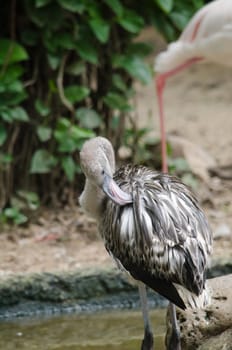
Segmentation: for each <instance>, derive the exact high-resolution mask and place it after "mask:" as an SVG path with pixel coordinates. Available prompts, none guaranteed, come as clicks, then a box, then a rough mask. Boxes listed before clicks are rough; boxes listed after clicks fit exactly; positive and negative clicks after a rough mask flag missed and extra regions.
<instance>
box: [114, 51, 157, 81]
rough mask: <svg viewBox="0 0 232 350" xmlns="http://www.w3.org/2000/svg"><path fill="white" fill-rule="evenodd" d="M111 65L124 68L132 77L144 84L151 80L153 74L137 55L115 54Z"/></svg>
mask: <svg viewBox="0 0 232 350" xmlns="http://www.w3.org/2000/svg"><path fill="white" fill-rule="evenodd" d="M113 65H114V66H115V67H121V68H124V69H125V70H126V71H127V72H128V73H129V74H130V75H131V76H132V77H134V78H136V79H138V80H140V81H141V82H142V83H144V84H149V83H150V82H151V80H152V76H153V74H152V70H151V68H150V67H149V65H148V64H147V63H145V62H144V61H143V60H142V59H141V58H139V57H138V56H134V55H128V56H123V55H119V56H115V57H114V60H113Z"/></svg>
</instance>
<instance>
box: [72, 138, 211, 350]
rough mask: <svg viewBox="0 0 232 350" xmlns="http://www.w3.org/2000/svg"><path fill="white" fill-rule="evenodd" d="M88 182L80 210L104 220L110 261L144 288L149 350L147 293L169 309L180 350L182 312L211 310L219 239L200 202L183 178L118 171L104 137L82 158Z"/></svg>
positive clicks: (148, 348)
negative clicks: (209, 278)
mask: <svg viewBox="0 0 232 350" xmlns="http://www.w3.org/2000/svg"><path fill="white" fill-rule="evenodd" d="M80 164H81V168H82V170H83V172H84V174H85V177H86V181H85V186H84V190H83V192H82V194H81V196H80V198H79V202H80V205H81V206H82V207H83V208H84V209H85V211H87V212H88V213H89V214H90V215H91V216H92V217H94V218H95V219H96V220H97V223H98V228H99V232H100V234H101V236H102V238H103V241H104V244H105V247H106V249H107V251H108V252H109V254H110V255H111V256H112V257H113V258H114V260H115V261H116V262H117V265H118V266H120V267H122V268H123V269H124V270H126V271H127V272H128V273H129V274H130V275H131V276H132V277H133V278H134V279H135V280H137V281H138V284H139V294H140V300H141V306H142V314H143V320H144V339H143V341H142V346H141V349H142V350H152V349H153V333H152V327H151V324H150V320H149V315H148V304H147V296H146V287H145V286H148V287H150V288H152V289H153V290H154V291H156V292H158V293H159V294H161V295H163V296H164V297H166V298H167V299H168V300H169V301H170V302H171V304H170V314H171V317H170V319H171V322H172V336H171V340H170V344H169V347H168V349H170V350H179V349H180V334H179V329H178V324H177V319H176V313H175V307H174V305H176V306H178V307H179V308H181V309H185V308H186V307H187V306H189V305H190V306H191V307H198V306H203V305H204V304H206V303H208V291H207V288H206V283H205V272H206V268H207V264H208V257H209V255H210V252H211V244H212V234H211V231H210V228H209V225H208V222H207V219H206V217H205V215H204V213H203V212H202V210H201V208H200V206H199V204H198V202H197V200H196V199H195V197H194V196H193V194H192V193H191V191H190V190H189V188H188V187H187V186H186V185H184V184H183V183H182V182H181V181H180V180H178V179H177V178H176V177H174V176H171V175H169V174H164V173H157V172H156V171H154V170H152V169H150V168H147V167H144V166H140V165H134V166H133V165H126V166H123V167H121V168H119V169H118V170H116V171H115V154H114V149H113V147H112V144H111V143H110V141H109V140H107V139H106V138H104V137H95V138H93V139H90V140H88V141H86V142H85V143H84V145H83V147H82V150H81V152H80Z"/></svg>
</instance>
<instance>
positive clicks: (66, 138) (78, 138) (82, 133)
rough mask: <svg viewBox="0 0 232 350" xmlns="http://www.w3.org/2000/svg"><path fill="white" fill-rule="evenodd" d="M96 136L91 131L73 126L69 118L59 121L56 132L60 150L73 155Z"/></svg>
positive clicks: (55, 135)
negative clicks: (84, 142) (89, 139)
mask: <svg viewBox="0 0 232 350" xmlns="http://www.w3.org/2000/svg"><path fill="white" fill-rule="evenodd" d="M94 135H95V134H94V133H93V132H92V131H90V130H86V129H82V128H79V127H78V126H76V125H72V124H71V122H70V121H69V120H68V119H67V118H60V119H59V121H58V124H57V127H56V130H55V132H54V137H55V139H56V141H57V143H58V150H59V151H60V152H62V153H66V152H68V153H72V152H74V151H76V150H79V149H80V147H81V146H82V144H83V141H84V140H86V139H88V138H90V137H93V136H94Z"/></svg>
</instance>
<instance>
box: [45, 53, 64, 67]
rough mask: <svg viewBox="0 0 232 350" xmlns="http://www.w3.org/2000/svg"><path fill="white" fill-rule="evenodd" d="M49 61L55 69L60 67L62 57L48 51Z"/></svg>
mask: <svg viewBox="0 0 232 350" xmlns="http://www.w3.org/2000/svg"><path fill="white" fill-rule="evenodd" d="M47 58H48V63H49V66H50V67H51V69H53V70H55V69H57V68H58V67H59V64H60V61H61V60H60V57H59V56H56V55H53V54H51V53H47Z"/></svg>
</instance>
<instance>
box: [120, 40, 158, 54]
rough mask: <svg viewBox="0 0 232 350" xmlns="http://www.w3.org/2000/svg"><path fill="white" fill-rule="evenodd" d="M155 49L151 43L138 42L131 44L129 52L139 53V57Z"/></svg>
mask: <svg viewBox="0 0 232 350" xmlns="http://www.w3.org/2000/svg"><path fill="white" fill-rule="evenodd" d="M153 50H154V48H153V47H152V45H151V44H147V43H140V42H136V43H131V44H130V45H129V47H128V49H127V53H128V54H129V55H138V56H139V57H145V56H147V55H149V54H150V53H151V52H152V51H153Z"/></svg>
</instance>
